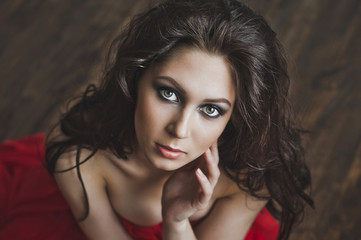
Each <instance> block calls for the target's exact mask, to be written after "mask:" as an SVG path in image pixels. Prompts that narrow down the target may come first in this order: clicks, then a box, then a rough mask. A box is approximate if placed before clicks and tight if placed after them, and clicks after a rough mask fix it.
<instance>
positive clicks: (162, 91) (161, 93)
mask: <svg viewBox="0 0 361 240" xmlns="http://www.w3.org/2000/svg"><path fill="white" fill-rule="evenodd" d="M157 91H158V94H159V97H160V98H161V99H162V100H164V101H169V102H173V103H179V102H180V98H179V96H178V94H177V92H176V91H174V90H173V89H172V88H169V87H158V88H157ZM165 91H169V92H170V93H171V94H172V95H171V96H169V97H167V96H166V94H165ZM172 96H175V97H176V100H171V99H169V98H170V97H172ZM207 107H210V108H211V109H214V110H215V111H217V113H218V114H217V115H215V116H211V115H210V114H208V113H206V112H205V109H206V108H207ZM199 110H200V111H201V113H202V114H204V115H205V116H206V117H208V118H218V117H220V116H222V115H224V112H225V111H224V110H223V109H221V108H220V107H218V106H216V105H212V104H206V105H203V106H201V107H200V108H199Z"/></svg>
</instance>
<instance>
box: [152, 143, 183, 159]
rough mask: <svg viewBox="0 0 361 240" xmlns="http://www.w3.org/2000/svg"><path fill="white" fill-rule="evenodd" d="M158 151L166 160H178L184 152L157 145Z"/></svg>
mask: <svg viewBox="0 0 361 240" xmlns="http://www.w3.org/2000/svg"><path fill="white" fill-rule="evenodd" d="M156 146H157V149H158V151H159V152H160V154H161V155H162V156H163V157H165V158H168V159H177V158H180V157H181V156H182V155H183V154H185V152H183V151H182V150H180V149H176V148H171V147H169V146H165V145H161V144H159V143H157V144H156Z"/></svg>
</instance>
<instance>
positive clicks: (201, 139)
mask: <svg viewBox="0 0 361 240" xmlns="http://www.w3.org/2000/svg"><path fill="white" fill-rule="evenodd" d="M223 125H224V124H223V123H222V124H221V126H214V125H213V126H212V125H210V126H204V127H203V128H200V129H198V131H197V134H196V136H194V140H195V142H194V145H193V146H197V148H198V149H199V151H201V153H200V154H202V153H203V152H205V151H206V150H207V149H208V148H209V147H210V146H211V145H212V144H213V143H215V142H216V141H217V139H218V138H219V136H220V135H221V134H222V132H223V130H224V126H225V125H224V126H223Z"/></svg>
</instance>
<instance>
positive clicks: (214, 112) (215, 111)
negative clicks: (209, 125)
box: [200, 105, 222, 118]
mask: <svg viewBox="0 0 361 240" xmlns="http://www.w3.org/2000/svg"><path fill="white" fill-rule="evenodd" d="M200 110H201V111H202V112H203V113H204V114H206V115H207V116H208V117H210V118H217V117H219V116H221V115H222V112H221V110H220V109H219V108H218V107H215V106H213V105H206V106H203V107H201V108H200Z"/></svg>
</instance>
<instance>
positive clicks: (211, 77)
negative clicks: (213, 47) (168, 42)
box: [152, 48, 235, 102]
mask: <svg viewBox="0 0 361 240" xmlns="http://www.w3.org/2000/svg"><path fill="white" fill-rule="evenodd" d="M152 72H153V73H154V77H155V78H156V77H159V76H166V77H171V78H172V79H174V80H175V81H176V82H177V83H178V84H180V85H181V86H182V88H184V90H185V91H186V92H189V93H194V94H197V96H199V97H204V98H219V97H222V98H228V99H229V100H230V101H231V102H233V101H234V98H235V85H234V81H233V77H232V76H233V75H232V73H231V67H230V64H229V63H228V62H227V61H226V60H225V58H224V57H222V56H220V55H216V54H211V53H207V52H205V51H202V50H199V49H196V48H180V49H177V50H175V51H174V52H173V53H172V54H171V55H170V57H169V58H167V59H166V60H165V61H163V62H162V63H161V64H159V65H157V66H155V67H154V69H153V71H152Z"/></svg>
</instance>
